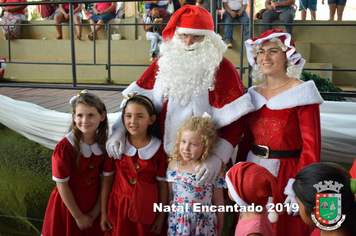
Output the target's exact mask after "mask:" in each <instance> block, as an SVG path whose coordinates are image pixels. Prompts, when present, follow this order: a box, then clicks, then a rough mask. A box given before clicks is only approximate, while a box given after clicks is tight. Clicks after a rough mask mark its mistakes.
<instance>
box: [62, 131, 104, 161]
mask: <svg viewBox="0 0 356 236" xmlns="http://www.w3.org/2000/svg"><path fill="white" fill-rule="evenodd" d="M65 137H66V138H67V140H68V141H69V142H70V144H72V146H74V132H73V130H72V131H70V132H69V133H68V134H66V136H65ZM80 149H81V153H82V155H83V156H84V157H85V158H89V157H91V154H92V153H94V154H95V155H96V156H98V155H101V154H103V150H101V148H100V146H99V144H97V143H94V144H93V145H88V144H86V143H83V142H82V140H80Z"/></svg>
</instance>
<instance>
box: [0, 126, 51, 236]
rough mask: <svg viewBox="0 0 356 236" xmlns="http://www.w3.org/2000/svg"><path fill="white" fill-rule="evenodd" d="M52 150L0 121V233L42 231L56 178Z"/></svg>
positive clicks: (3, 235) (22, 233)
mask: <svg viewBox="0 0 356 236" xmlns="http://www.w3.org/2000/svg"><path fill="white" fill-rule="evenodd" d="M52 152H53V151H52V150H51V149H48V148H45V147H43V146H41V145H39V144H37V143H35V142H33V141H31V140H29V139H27V138H25V137H23V136H21V135H19V134H17V133H15V132H13V131H11V130H9V129H8V128H6V127H5V126H4V125H2V124H0V163H1V164H0V189H1V194H0V235H1V236H6V235H11V236H12V235H40V233H41V228H42V223H43V222H42V220H43V217H44V214H45V211H46V207H47V202H48V199H49V196H50V194H51V192H52V190H53V188H54V186H55V182H54V181H53V180H52V171H51V156H52Z"/></svg>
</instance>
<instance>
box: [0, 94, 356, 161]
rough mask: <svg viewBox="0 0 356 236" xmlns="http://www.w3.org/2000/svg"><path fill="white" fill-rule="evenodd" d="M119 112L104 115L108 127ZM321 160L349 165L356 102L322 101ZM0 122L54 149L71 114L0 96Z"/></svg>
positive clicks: (354, 149) (355, 147)
mask: <svg viewBox="0 0 356 236" xmlns="http://www.w3.org/2000/svg"><path fill="white" fill-rule="evenodd" d="M118 116H119V113H110V114H108V119H109V126H110V130H111V126H112V125H113V124H114V122H115V120H116V119H117V117H118ZM320 117H321V137H322V150H321V159H322V160H327V161H338V162H346V163H352V162H353V161H354V159H355V157H356V103H352V102H324V103H323V104H322V105H321V106H320ZM0 122H1V123H2V124H4V125H5V126H7V127H8V128H10V129H12V130H14V131H15V132H17V133H19V134H21V135H23V136H25V137H27V138H29V139H30V140H32V141H35V142H37V143H40V144H41V145H43V146H45V147H48V148H51V149H54V147H55V146H56V144H57V143H58V141H59V140H61V139H62V138H63V137H64V135H65V134H66V133H67V132H68V128H69V125H70V122H71V114H70V113H64V112H58V111H54V110H48V109H45V108H43V107H41V106H38V105H36V104H33V103H29V102H23V101H17V100H14V99H12V98H9V97H6V96H3V95H0Z"/></svg>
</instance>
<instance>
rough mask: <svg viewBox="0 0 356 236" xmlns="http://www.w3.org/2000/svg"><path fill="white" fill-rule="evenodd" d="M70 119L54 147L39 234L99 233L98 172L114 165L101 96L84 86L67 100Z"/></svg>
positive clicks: (110, 170) (106, 171) (76, 235)
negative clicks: (107, 147) (49, 187)
mask: <svg viewBox="0 0 356 236" xmlns="http://www.w3.org/2000/svg"><path fill="white" fill-rule="evenodd" d="M70 104H72V110H73V119H72V124H71V126H70V132H69V133H68V134H67V135H66V136H65V138H63V139H62V140H61V141H59V143H58V144H57V146H56V147H55V149H54V152H53V156H52V174H53V177H52V179H53V180H54V181H56V183H57V187H55V188H54V190H53V191H52V194H51V196H50V199H49V202H48V206H47V210H46V214H45V218H44V222H43V228H42V235H43V236H63V235H66V236H80V235H85V236H90V235H92V236H100V235H103V232H102V230H101V228H100V216H99V214H100V181H101V177H100V175H101V174H103V178H107V177H108V176H110V175H113V174H114V173H115V172H114V171H115V169H114V168H112V167H111V166H112V164H111V165H110V161H111V159H109V157H108V156H107V155H106V154H105V149H104V148H105V142H106V140H107V137H108V119H107V112H106V107H105V105H104V103H103V102H102V100H101V99H100V98H99V97H97V96H96V95H94V94H92V93H89V92H88V91H87V90H84V91H82V92H80V93H79V94H78V95H77V96H75V97H73V98H72V99H71V100H70Z"/></svg>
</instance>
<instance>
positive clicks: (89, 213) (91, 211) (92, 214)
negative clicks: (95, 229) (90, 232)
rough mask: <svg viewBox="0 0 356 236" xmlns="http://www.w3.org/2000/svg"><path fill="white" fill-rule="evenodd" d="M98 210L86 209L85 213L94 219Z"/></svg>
mask: <svg viewBox="0 0 356 236" xmlns="http://www.w3.org/2000/svg"><path fill="white" fill-rule="evenodd" d="M99 213H100V211H99V212H98V211H95V210H90V211H88V213H87V215H88V216H90V218H91V219H92V220H93V221H94V220H95V219H96V217H98V215H99Z"/></svg>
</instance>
